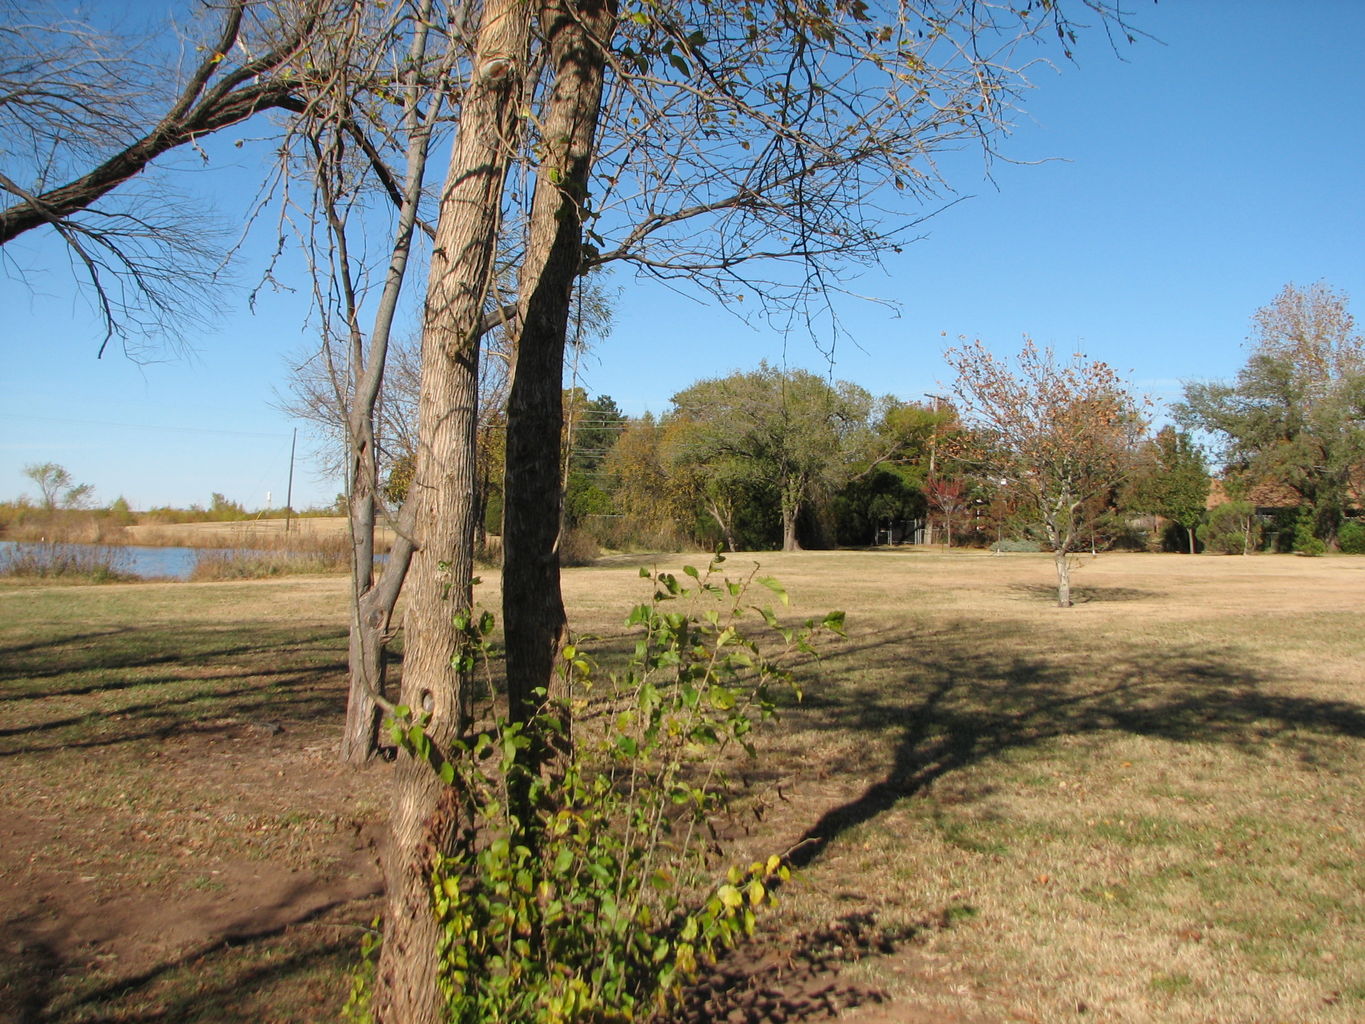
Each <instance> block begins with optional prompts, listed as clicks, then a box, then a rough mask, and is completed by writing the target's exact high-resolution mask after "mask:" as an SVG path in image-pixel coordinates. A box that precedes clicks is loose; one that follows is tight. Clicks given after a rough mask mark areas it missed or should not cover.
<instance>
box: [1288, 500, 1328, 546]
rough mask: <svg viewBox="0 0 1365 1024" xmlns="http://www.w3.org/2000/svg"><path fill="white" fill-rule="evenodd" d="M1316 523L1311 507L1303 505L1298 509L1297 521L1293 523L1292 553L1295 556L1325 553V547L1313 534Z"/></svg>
mask: <svg viewBox="0 0 1365 1024" xmlns="http://www.w3.org/2000/svg"><path fill="white" fill-rule="evenodd" d="M1316 522H1317V517H1316V516H1315V515H1314V513H1313V507H1312V506H1311V505H1304V506H1303V507H1301V508H1300V509H1299V514H1298V519H1297V520H1296V521H1295V523H1294V551H1295V553H1296V554H1300V555H1311V556H1317V555H1325V554H1326V553H1327V545H1326V544H1324V543H1323V542H1322V540H1321V539H1320V538H1319V537H1317V536H1316V535H1315V534H1314V532H1313V528H1314V526H1315V525H1316Z"/></svg>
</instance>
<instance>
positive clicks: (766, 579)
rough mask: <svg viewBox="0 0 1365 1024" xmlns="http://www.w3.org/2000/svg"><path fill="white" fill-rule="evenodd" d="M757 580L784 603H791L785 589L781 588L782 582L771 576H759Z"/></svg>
mask: <svg viewBox="0 0 1365 1024" xmlns="http://www.w3.org/2000/svg"><path fill="white" fill-rule="evenodd" d="M758 582H759V583H761V584H763V586H765V587H767V588H768V589H769V590H771V591H772V592H773V593H774V594H776V595H777V599H778V600H779V601H781V602H782V603H783V604H784V605H786V604H790V603H791V599H790V598H788V597H787V591H786V590H785V589H784V588H783V586H782V584H780V583H778V582H777V580H775V579H773V578H772V577H771V576H760V577H759V579H758Z"/></svg>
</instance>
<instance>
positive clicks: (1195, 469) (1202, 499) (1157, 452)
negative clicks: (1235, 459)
mask: <svg viewBox="0 0 1365 1024" xmlns="http://www.w3.org/2000/svg"><path fill="white" fill-rule="evenodd" d="M1210 484H1211V479H1210V477H1209V471H1208V463H1207V462H1206V461H1205V459H1204V453H1203V452H1201V451H1200V450H1199V448H1198V446H1196V445H1195V443H1194V441H1193V440H1191V438H1190V435H1189V434H1188V433H1186V432H1183V431H1177V430H1176V429H1175V428H1174V427H1170V426H1166V427H1162V428H1161V430H1160V431H1158V432H1157V435H1156V437H1155V438H1154V439H1153V440H1152V441H1150V442H1148V443H1147V444H1146V445H1144V446H1143V451H1142V452H1141V453H1140V455H1139V461H1138V466H1137V469H1136V470H1135V471H1134V474H1133V476H1132V478H1131V479H1130V480H1129V482H1128V485H1127V486H1126V487H1125V488H1124V493H1123V502H1122V504H1123V506H1124V507H1125V508H1128V509H1130V510H1133V511H1137V512H1147V513H1153V514H1155V515H1160V516H1165V517H1166V518H1167V519H1169V520H1171V522H1173V523H1176V524H1177V525H1178V526H1180V528H1181V529H1183V530H1184V531H1185V536H1186V541H1187V543H1188V545H1189V550H1190V554H1194V552H1195V527H1197V526H1198V525H1199V523H1200V522H1201V521H1202V520H1203V518H1204V511H1205V509H1206V507H1207V505H1208V498H1209V487H1210Z"/></svg>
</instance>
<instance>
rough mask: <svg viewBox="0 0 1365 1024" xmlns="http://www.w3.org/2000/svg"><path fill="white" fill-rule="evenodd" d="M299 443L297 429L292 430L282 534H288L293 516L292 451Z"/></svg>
mask: <svg viewBox="0 0 1365 1024" xmlns="http://www.w3.org/2000/svg"><path fill="white" fill-rule="evenodd" d="M298 443H299V428H298V427H295V428H294V436H293V437H292V438H290V441H289V487H288V489H287V490H286V491H285V492H284V532H285V533H288V532H289V520H290V517H291V516H293V514H294V449H295V448H296V447H297V446H298Z"/></svg>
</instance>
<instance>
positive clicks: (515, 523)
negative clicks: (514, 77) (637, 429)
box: [502, 0, 617, 722]
mask: <svg viewBox="0 0 1365 1024" xmlns="http://www.w3.org/2000/svg"><path fill="white" fill-rule="evenodd" d="M616 9H617V5H616V0H544V2H543V3H542V4H541V7H540V12H539V18H540V25H541V31H542V33H543V34H544V36H545V39H546V41H547V44H548V47H549V52H550V65H549V66H550V69H551V71H552V73H553V74H554V84H553V86H552V88H551V92H550V95H549V97H548V98H547V100H546V103H545V106H544V108H543V110H544V114H543V117H542V126H541V132H542V145H543V152H542V155H541V158H540V167H539V169H538V172H537V179H536V191H535V198H534V200H533V202H532V206H531V218H530V224H529V229H528V230H529V237H528V239H527V244H526V252H525V256H524V262H523V264H522V270H521V277H520V281H519V294H520V308H519V315H518V323H519V326H520V336H519V339H518V342H517V345H516V349H515V352H514V355H513V363H512V389H511V393H510V395H509V396H508V402H507V467H506V476H505V481H504V492H503V494H504V499H503V553H502V554H503V563H502V564H503V570H502V580H503V631H504V635H505V637H506V650H507V697H508V704H509V716H510V717H511V719H512V720H513V721H523V722H524V721H526V720H528V719H529V717H530V716H531V715H533V714H534V712H535V710H536V708H537V707H538V706H539V705H540V702H541V698H540V697H539V696H538V695H537V690H539V689H540V688H542V687H543V688H545V689H546V690H547V691H553V689H554V679H555V675H556V673H555V658H556V656H557V654H558V652H559V649H560V645H561V644H562V642H563V638H564V629H565V625H566V622H565V615H564V602H563V598H562V596H561V593H560V586H559V549H558V537H559V528H560V506H561V503H562V500H563V496H562V490H563V481H562V477H561V471H560V470H561V467H560V460H559V455H560V432H561V430H562V429H563V422H564V412H563V388H564V382H563V377H564V343H565V336H566V333H567V330H568V321H569V308H570V304H571V302H572V296H573V286H574V281H575V280H576V279H577V277H578V274H579V271H580V270H581V267H582V250H583V245H582V236H583V214H584V206H585V202H586V199H587V194H588V179H589V176H590V174H591V171H592V158H593V139H594V134H595V129H596V126H597V115H598V108H599V106H600V104H601V99H602V83H603V73H604V69H605V51H604V46H605V45H606V44H607V42H608V41H609V40H610V37H611V34H612V27H613V25H614V23H615V20H616ZM551 695H552V696H555V694H553V692H552V693H551Z"/></svg>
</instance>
